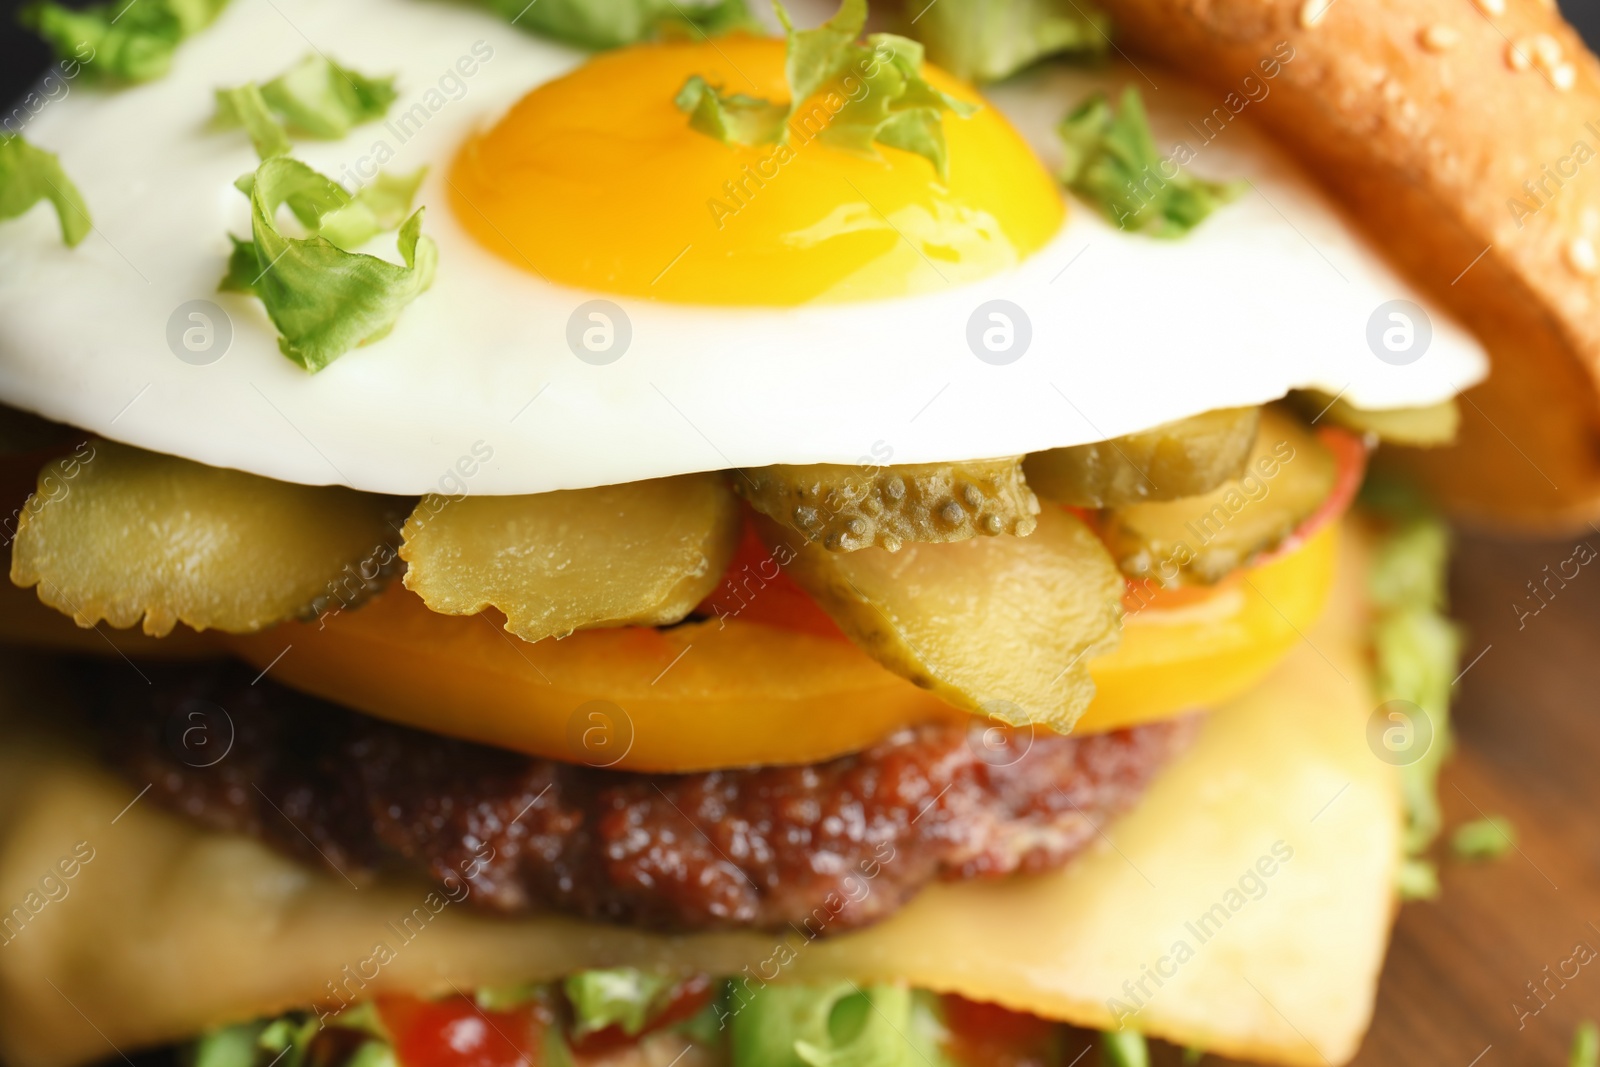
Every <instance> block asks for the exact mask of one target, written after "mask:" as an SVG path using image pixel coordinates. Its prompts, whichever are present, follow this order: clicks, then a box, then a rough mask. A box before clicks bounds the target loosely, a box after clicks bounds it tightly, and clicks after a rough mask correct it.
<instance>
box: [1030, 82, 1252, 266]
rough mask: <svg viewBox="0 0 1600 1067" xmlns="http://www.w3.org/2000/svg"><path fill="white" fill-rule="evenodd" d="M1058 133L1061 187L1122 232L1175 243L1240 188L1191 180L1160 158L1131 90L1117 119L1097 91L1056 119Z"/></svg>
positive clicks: (1136, 94)
mask: <svg viewBox="0 0 1600 1067" xmlns="http://www.w3.org/2000/svg"><path fill="white" fill-rule="evenodd" d="M1058 132H1059V133H1060V135H1061V142H1062V145H1063V147H1064V148H1065V150H1066V151H1065V161H1064V163H1063V164H1062V168H1061V180H1062V181H1063V182H1064V183H1066V185H1067V187H1068V188H1070V189H1071V190H1072V191H1073V192H1075V193H1077V194H1078V195H1079V196H1080V197H1082V198H1083V199H1085V200H1087V201H1088V202H1089V203H1091V204H1093V205H1094V206H1095V207H1096V208H1098V209H1099V210H1100V212H1101V213H1102V214H1104V215H1105V216H1106V218H1108V219H1110V220H1111V221H1112V222H1114V223H1116V224H1117V226H1118V227H1120V228H1122V229H1125V230H1133V231H1136V232H1140V233H1145V234H1148V235H1150V236H1152V237H1182V236H1183V235H1184V234H1186V233H1188V232H1189V231H1190V230H1192V229H1194V228H1195V227H1196V226H1198V225H1200V223H1202V222H1204V221H1205V220H1206V218H1207V217H1208V216H1209V215H1210V214H1211V213H1212V212H1213V211H1215V210H1216V209H1217V208H1219V207H1221V206H1222V205H1224V204H1226V203H1228V202H1229V201H1231V200H1234V199H1236V198H1237V197H1238V196H1239V195H1240V194H1241V193H1242V192H1243V191H1244V189H1245V183H1244V182H1242V181H1241V182H1213V181H1207V180H1205V179H1204V178H1197V177H1195V176H1194V175H1192V174H1190V173H1189V172H1188V171H1185V170H1183V169H1182V168H1181V167H1179V166H1178V164H1177V163H1176V162H1174V161H1173V160H1171V159H1165V158H1163V157H1162V156H1161V153H1160V152H1158V151H1157V150H1156V142H1155V138H1154V137H1152V136H1151V134H1150V121H1149V118H1148V117H1147V116H1146V114H1145V110H1144V100H1143V99H1142V98H1141V97H1140V95H1139V90H1137V89H1135V88H1133V87H1132V86H1129V87H1128V89H1127V91H1126V92H1124V93H1123V94H1122V107H1121V110H1120V112H1117V113H1113V111H1112V108H1111V101H1110V100H1109V98H1107V96H1106V94H1105V93H1103V92H1097V93H1094V94H1092V95H1090V96H1089V97H1088V98H1087V99H1085V100H1084V101H1083V103H1081V104H1079V105H1078V107H1077V108H1076V109H1075V110H1073V111H1072V112H1071V113H1070V114H1069V115H1067V117H1066V118H1064V119H1062V120H1061V125H1060V126H1059V127H1058Z"/></svg>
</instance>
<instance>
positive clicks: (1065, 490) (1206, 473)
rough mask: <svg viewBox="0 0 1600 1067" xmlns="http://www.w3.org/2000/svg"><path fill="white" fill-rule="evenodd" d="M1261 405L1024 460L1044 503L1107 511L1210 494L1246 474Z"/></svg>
mask: <svg viewBox="0 0 1600 1067" xmlns="http://www.w3.org/2000/svg"><path fill="white" fill-rule="evenodd" d="M1260 418H1261V409H1260V408H1219V409H1218V410H1216V411H1208V412H1206V413H1205V414H1203V415H1196V416H1194V417H1193V418H1188V419H1179V420H1177V421H1176V422H1168V423H1164V424H1163V425H1160V426H1157V427H1155V428H1154V429H1151V430H1143V431H1141V432H1139V433H1131V434H1128V435H1127V436H1125V437H1116V438H1113V439H1111V440H1109V441H1100V442H1098V443H1096V444H1092V445H1074V446H1072V447H1071V448H1052V449H1050V450H1049V451H1047V452H1035V453H1033V454H1032V455H1030V456H1028V457H1027V459H1025V460H1024V461H1023V470H1024V472H1026V474H1027V476H1028V484H1029V485H1030V486H1032V487H1033V491H1034V492H1036V493H1038V494H1039V495H1040V496H1041V497H1043V498H1044V499H1045V500H1053V501H1055V502H1056V503H1058V504H1067V505H1069V506H1071V507H1079V508H1109V507H1120V506H1122V505H1124V504H1137V503H1139V502H1141V501H1145V500H1178V499H1180V498H1182V497H1186V496H1198V495H1199V494H1201V493H1209V492H1210V491H1211V490H1213V489H1215V488H1216V487H1217V486H1219V485H1221V484H1222V483H1223V482H1225V481H1227V480H1228V479H1230V478H1237V477H1239V476H1240V475H1242V474H1243V473H1244V469H1245V462H1246V461H1247V460H1248V459H1249V458H1250V449H1251V447H1252V446H1253V445H1254V444H1255V442H1256V426H1257V424H1258V423H1259V422H1260Z"/></svg>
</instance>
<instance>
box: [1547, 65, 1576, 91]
mask: <svg viewBox="0 0 1600 1067" xmlns="http://www.w3.org/2000/svg"><path fill="white" fill-rule="evenodd" d="M1550 81H1551V83H1552V84H1553V85H1554V86H1555V87H1556V88H1557V89H1560V90H1561V91H1562V92H1567V91H1568V90H1570V89H1571V88H1572V87H1573V86H1574V85H1576V84H1578V68H1577V67H1574V66H1573V65H1572V64H1571V63H1563V64H1561V65H1560V66H1559V67H1557V68H1556V69H1555V70H1552V71H1551V72H1550Z"/></svg>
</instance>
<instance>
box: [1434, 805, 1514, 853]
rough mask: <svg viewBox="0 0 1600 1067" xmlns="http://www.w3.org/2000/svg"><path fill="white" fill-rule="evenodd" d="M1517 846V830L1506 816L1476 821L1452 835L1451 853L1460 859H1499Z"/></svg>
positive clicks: (1463, 826) (1462, 826)
mask: <svg viewBox="0 0 1600 1067" xmlns="http://www.w3.org/2000/svg"><path fill="white" fill-rule="evenodd" d="M1516 846H1517V829H1516V827H1515V826H1513V825H1511V820H1510V819H1507V818H1506V817H1505V816H1504V815H1491V816H1489V817H1488V818H1487V819H1474V820H1473V821H1472V822H1467V823H1462V824H1461V825H1460V826H1458V827H1456V831H1455V833H1453V834H1451V835H1450V851H1451V852H1453V853H1454V854H1455V855H1456V857H1457V858H1458V859H1464V860H1493V859H1499V858H1500V857H1501V856H1504V855H1505V854H1506V853H1508V852H1510V851H1511V850H1512V849H1513V848H1515V847H1516Z"/></svg>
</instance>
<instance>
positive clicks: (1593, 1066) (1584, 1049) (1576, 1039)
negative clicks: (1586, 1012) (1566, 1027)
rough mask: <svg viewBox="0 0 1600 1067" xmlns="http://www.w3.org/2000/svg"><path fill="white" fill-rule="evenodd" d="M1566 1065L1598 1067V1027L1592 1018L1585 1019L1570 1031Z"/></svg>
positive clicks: (1599, 1046) (1599, 1056) (1599, 1053)
mask: <svg viewBox="0 0 1600 1067" xmlns="http://www.w3.org/2000/svg"><path fill="white" fill-rule="evenodd" d="M1567 1067H1600V1027H1596V1026H1595V1024H1594V1021H1593V1020H1592V1019H1585V1020H1584V1021H1583V1022H1581V1023H1579V1024H1578V1028H1577V1029H1576V1030H1574V1031H1573V1032H1572V1051H1571V1052H1569V1053H1567Z"/></svg>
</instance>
